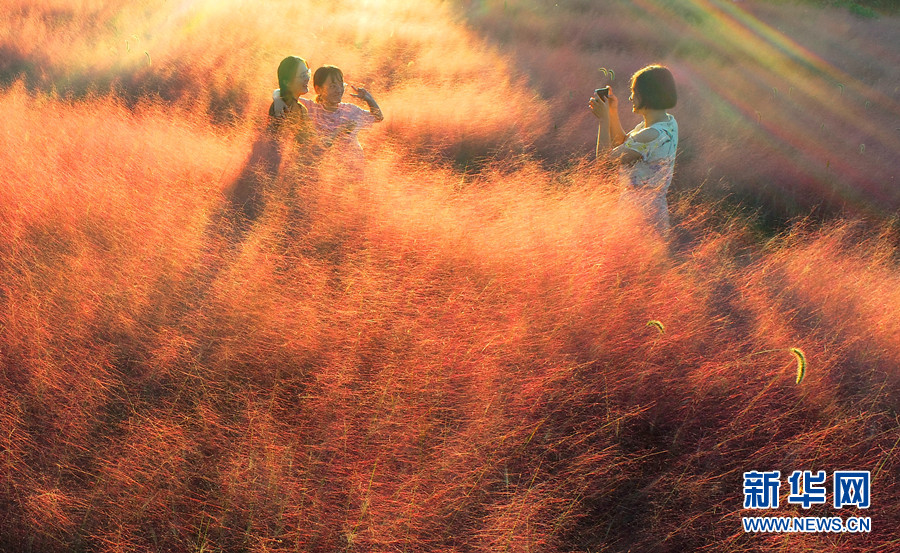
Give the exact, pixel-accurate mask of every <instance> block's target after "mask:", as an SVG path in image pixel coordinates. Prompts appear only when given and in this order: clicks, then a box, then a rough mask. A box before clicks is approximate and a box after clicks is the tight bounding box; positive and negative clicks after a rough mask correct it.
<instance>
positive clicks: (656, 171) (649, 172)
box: [619, 114, 678, 231]
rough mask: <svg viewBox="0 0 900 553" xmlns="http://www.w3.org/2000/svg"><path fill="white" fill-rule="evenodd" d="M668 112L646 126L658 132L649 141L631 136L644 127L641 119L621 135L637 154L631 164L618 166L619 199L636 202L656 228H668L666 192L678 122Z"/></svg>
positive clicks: (671, 168) (676, 144) (669, 179)
mask: <svg viewBox="0 0 900 553" xmlns="http://www.w3.org/2000/svg"><path fill="white" fill-rule="evenodd" d="M667 115H668V119H667V120H666V121H663V122H660V123H654V124H653V125H651V126H650V128H652V129H656V130H657V131H658V132H659V136H657V137H656V138H655V139H653V140H651V141H650V142H646V143H643V142H637V141H636V140H635V139H634V137H635V135H637V133H639V132H641V131H642V130H644V123H643V121H642V122H641V123H639V124H638V125H637V126H636V127H635V128H634V129H633V130H632V131H631V132H630V133H628V134H627V135H626V136H625V142H624V144H623V146H624V147H625V148H628V149H629V150H633V151H635V152H637V153H638V154H640V155H641V158H640V159H639V160H638V161H636V162H635V163H634V164H633V165H623V166H621V167H620V168H619V182H620V184H621V186H622V195H621V196H620V200H622V201H628V202H631V203H634V204H636V205H638V206H639V207H640V208H641V209H642V210H643V211H644V213H645V214H646V216H647V218H648V219H649V221H650V222H651V223H652V224H653V225H654V226H655V227H656V228H658V229H659V230H661V231H664V230H667V229H668V228H669V206H668V204H667V203H666V192H668V191H669V185H670V184H672V175H673V174H674V172H675V150H676V149H677V148H678V123H677V122H676V121H675V118H674V117H672V116H671V115H669V114H667Z"/></svg>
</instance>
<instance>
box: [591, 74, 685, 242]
mask: <svg viewBox="0 0 900 553" xmlns="http://www.w3.org/2000/svg"><path fill="white" fill-rule="evenodd" d="M604 92H605V93H604ZM629 99H630V100H631V102H632V105H633V107H632V111H633V112H634V113H636V114H638V115H640V116H641V118H642V119H643V120H642V121H641V122H640V123H638V125H637V126H636V127H635V128H634V129H632V130H631V131H630V132H628V133H626V132H625V129H624V128H623V127H622V123H621V122H620V120H619V110H618V108H619V100H618V98H617V97H616V95H615V94H613V93H612V91H611V90H609V89H608V87H607V89H599V90H598V91H597V92H595V94H594V96H593V97H591V99H590V102H589V107H590V109H591V112H592V113H593V114H594V115H595V116H596V117H597V118H598V119H599V120H600V127H599V129H598V131H597V152H596V153H597V156H598V157H600V156H601V155H604V154H606V152H607V151H609V152H608V157H609V159H610V160H612V161H613V162H614V163H617V164H618V166H619V181H620V184H621V186H622V195H621V199H622V200H624V201H629V202H631V203H633V204H635V205H637V206H638V207H639V208H640V209H641V210H642V211H643V212H644V214H645V215H646V216H647V218H648V219H649V221H650V222H651V223H652V224H653V225H654V226H655V227H656V228H657V229H658V230H659V231H661V232H665V231H667V230H668V229H669V227H670V225H669V208H668V204H667V203H666V192H668V190H669V185H670V184H671V183H672V175H673V173H674V169H675V151H676V149H677V147H678V123H677V122H676V121H675V118H674V117H672V115H670V114H669V113H667V112H666V110H667V109H670V108H673V107H675V104H676V102H677V101H678V96H677V94H676V91H675V79H674V78H673V76H672V73H671V72H670V71H669V70H668V69H667V68H666V67H663V66H660V65H649V66H647V67H644V68H643V69H641V70H639V71H638V72H637V73H635V74H634V76H633V77H632V78H631V98H629Z"/></svg>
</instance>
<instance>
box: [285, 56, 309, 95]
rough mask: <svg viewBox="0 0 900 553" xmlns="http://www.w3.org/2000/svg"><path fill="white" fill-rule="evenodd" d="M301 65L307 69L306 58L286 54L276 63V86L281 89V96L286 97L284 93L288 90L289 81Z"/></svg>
mask: <svg viewBox="0 0 900 553" xmlns="http://www.w3.org/2000/svg"><path fill="white" fill-rule="evenodd" d="M301 65H303V66H304V67H306V68H307V69H309V64H308V63H306V60H305V59H303V58H301V57H297V56H288V57H286V58H284V59H283V60H281V63H279V64H278V88H280V89H281V97H282V98H286V96H285V95H286V94H287V92H288V88H289V87H290V83H291V81H293V80H294V77H295V76H297V69H298V68H299V67H300V66H301Z"/></svg>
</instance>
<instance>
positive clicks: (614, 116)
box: [607, 88, 625, 147]
mask: <svg viewBox="0 0 900 553" xmlns="http://www.w3.org/2000/svg"><path fill="white" fill-rule="evenodd" d="M607 102H608V103H609V140H610V144H612V146H614V147H615V146H618V145H620V144H622V143H623V142H625V129H624V128H622V123H621V121H619V98H618V97H617V96H616V95H615V94H613V91H612V88H610V89H609V96H608V99H607Z"/></svg>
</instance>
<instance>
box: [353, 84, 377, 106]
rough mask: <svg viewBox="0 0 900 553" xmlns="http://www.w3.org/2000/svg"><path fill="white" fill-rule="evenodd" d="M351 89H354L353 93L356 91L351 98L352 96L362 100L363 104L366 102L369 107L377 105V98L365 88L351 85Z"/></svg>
mask: <svg viewBox="0 0 900 553" xmlns="http://www.w3.org/2000/svg"><path fill="white" fill-rule="evenodd" d="M350 87H351V88H353V91H354V92H353V93H352V94H350V96H352V97H354V98H359V99H360V100H362V101H363V102H365V103H367V104H369V105H371V104H374V103H375V98H373V97H372V95H371V94H370V93H369V91H368V90H366V89H365V88H362V87H355V86H353V85H350Z"/></svg>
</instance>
